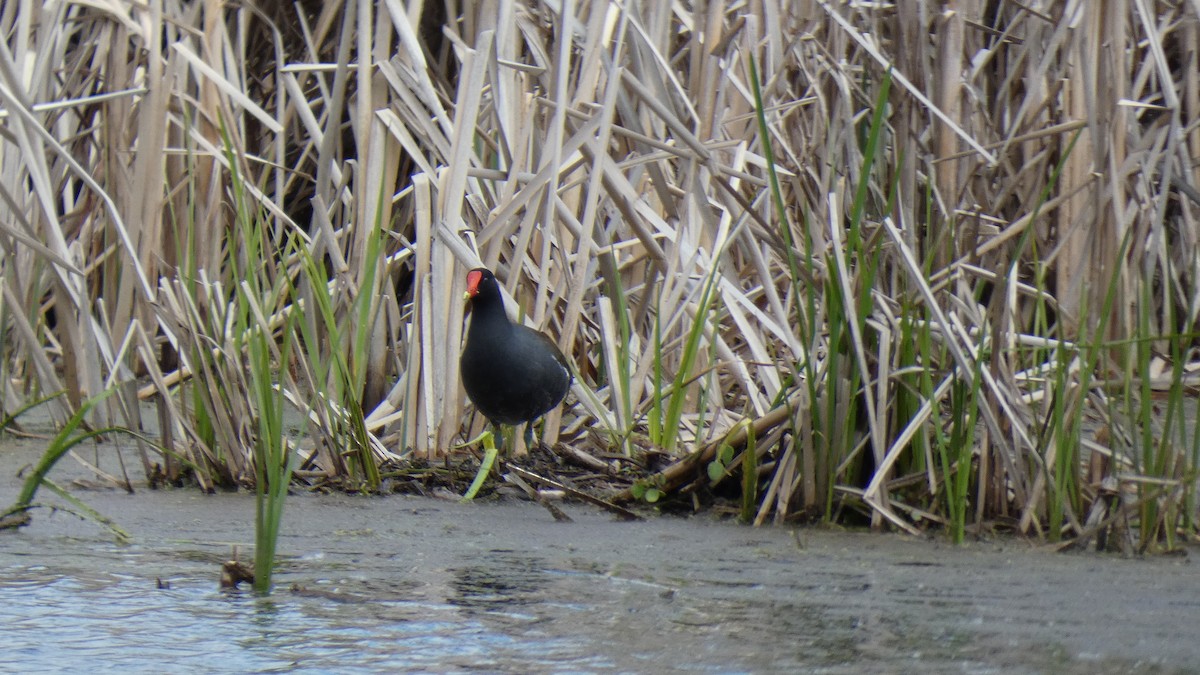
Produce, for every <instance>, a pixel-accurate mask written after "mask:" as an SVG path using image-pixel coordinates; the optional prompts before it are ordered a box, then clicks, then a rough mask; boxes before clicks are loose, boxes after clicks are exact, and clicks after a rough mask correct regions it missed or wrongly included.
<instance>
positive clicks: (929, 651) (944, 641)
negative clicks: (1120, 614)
mask: <svg viewBox="0 0 1200 675" xmlns="http://www.w3.org/2000/svg"><path fill="white" fill-rule="evenodd" d="M76 550H79V551H80V552H79V553H78V554H77V553H76ZM3 552H4V553H5V554H6V555H5V556H4V557H3V558H0V625H3V626H4V629H3V633H2V635H3V639H2V642H0V654H3V656H4V658H3V659H0V672H29V671H33V670H36V671H38V672H79V671H80V670H81V669H86V670H89V671H97V672H113V671H120V672H130V671H132V672H147V671H149V672H186V673H191V672H284V671H287V672H291V671H294V670H302V671H310V672H405V671H408V672H463V671H470V672H489V673H526V672H578V673H587V672H665V671H673V672H674V671H686V672H719V673H725V672H778V673H794V672H820V673H852V672H863V671H867V670H876V671H882V672H917V671H921V672H947V671H951V672H965V673H988V672H1001V670H1002V671H1003V672H1045V671H1047V669H1048V670H1050V671H1055V672H1123V671H1124V670H1125V669H1126V668H1127V667H1128V666H1129V664H1128V663H1125V662H1121V663H1117V662H1113V661H1109V660H1107V659H1106V661H1105V662H1102V663H1097V662H1087V663H1085V664H1083V665H1084V666H1085V667H1086V669H1085V670H1080V669H1079V668H1078V667H1066V668H1064V667H1063V666H1064V665H1067V666H1070V665H1071V660H1072V658H1073V657H1072V656H1071V655H1069V654H1064V653H1063V652H1062V650H1061V649H1060V648H1057V647H1055V646H1054V643H1053V642H1045V641H1043V642H1041V643H1040V644H1033V645H1029V644H1018V643H1016V642H1014V641H1013V637H1012V636H1009V637H1005V636H1004V634H1003V631H1001V632H999V633H997V632H996V630H997V626H999V624H997V623H993V624H991V625H990V626H983V625H981V624H980V623H979V621H980V618H979V617H980V610H979V605H978V604H977V603H979V602H986V603H987V604H988V605H989V606H992V605H995V606H998V607H1001V608H1002V607H1003V606H1004V605H1003V598H994V597H993V598H987V597H983V596H972V595H969V594H967V595H964V594H963V593H962V592H960V591H956V590H953V589H945V592H943V591H942V590H939V589H937V588H932V587H926V588H924V589H923V590H922V592H921V593H920V594H919V595H918V594H915V593H906V592H905V589H906V588H909V587H912V584H906V585H902V586H896V585H894V584H892V585H889V584H887V583H881V582H880V580H879V578H878V576H877V574H876V573H875V572H874V571H873V570H871V569H869V568H865V569H864V568H857V569H855V568H849V567H848V566H845V565H841V566H833V567H830V566H825V567H819V566H813V567H808V568H804V567H800V566H798V565H797V564H796V563H795V562H794V561H793V562H787V561H784V562H781V563H780V566H779V567H777V568H771V567H769V566H764V567H763V568H762V569H760V570H758V572H757V573H753V574H752V573H748V572H747V565H746V564H745V561H744V560H736V559H731V560H725V559H722V558H721V557H714V558H711V559H708V560H704V561H702V564H700V565H686V564H680V565H677V566H675V565H672V564H670V563H666V564H665V565H663V566H662V567H660V568H658V569H657V570H656V571H651V570H647V569H643V570H641V571H637V570H635V569H633V568H628V567H625V565H624V564H622V565H621V566H619V567H614V568H609V569H604V568H602V567H601V566H599V565H597V564H596V563H594V562H592V561H588V560H578V561H576V560H563V559H561V558H560V559H557V561H556V562H554V563H551V562H550V561H548V560H547V559H545V558H542V557H539V556H537V555H531V554H528V553H525V552H522V551H515V550H501V549H496V550H491V551H474V552H472V553H471V554H470V556H469V557H460V558H458V559H456V560H455V562H454V563H453V564H450V565H448V566H446V567H444V568H437V567H432V566H430V567H421V568H409V567H405V565H407V564H408V563H407V562H406V563H404V564H403V565H399V566H396V565H393V566H392V567H386V568H381V567H372V566H371V565H370V564H369V563H360V564H359V565H358V566H357V567H356V568H355V569H353V570H349V571H347V570H346V568H345V566H344V565H341V564H338V565H330V566H328V567H325V568H322V567H321V563H320V562H319V559H313V560H310V561H308V562H309V564H308V565H307V566H306V565H305V564H300V563H297V562H296V561H291V563H290V564H288V565H285V566H284V568H285V569H287V570H288V573H287V574H285V575H282V576H283V577H291V578H294V579H303V580H302V581H296V582H294V583H297V587H293V588H287V587H286V584H288V583H293V581H290V580H289V581H280V582H279V583H281V584H284V586H281V587H280V588H279V589H278V590H277V591H276V593H275V594H274V595H273V596H271V597H270V598H259V597H256V596H254V595H252V594H250V593H234V594H226V593H222V592H219V591H218V590H217V589H216V574H217V569H218V567H219V556H216V555H212V554H208V555H200V554H197V553H196V552H195V551H192V552H188V551H172V552H162V551H160V552H157V553H156V552H153V551H147V550H144V549H138V548H135V547H127V548H115V547H114V548H109V549H103V550H100V549H95V548H93V549H92V550H90V551H89V550H86V549H85V548H84V547H79V549H75V548H73V547H71V546H64V547H63V548H62V549H61V550H59V551H57V552H54V551H40V552H36V553H34V552H29V553H26V554H22V553H20V552H16V551H14V550H12V549H7V550H4V551H3ZM77 555H84V556H89V555H90V556H93V558H92V562H91V564H88V565H80V564H78V559H77V558H76V556H77ZM96 560H100V561H102V564H97V563H96ZM381 560H383V559H382V558H381ZM34 561H38V562H34ZM900 569H908V568H900ZM96 570H119V572H98V571H96ZM160 572H162V573H166V574H168V576H167V577H166V578H164V581H168V582H169V587H166V588H158V587H157V585H156V578H155V576H154V575H155V574H156V573H160ZM322 574H328V575H331V576H322ZM347 574H350V575H358V576H345V575H347ZM337 575H342V576H337ZM652 575H656V576H652ZM931 608H932V611H930V610H931ZM1009 630H1011V629H1009ZM990 634H995V636H996V639H988V635H990ZM999 654H1003V655H1004V659H1005V660H1004V663H1003V668H1002V669H1000V670H998V669H997V667H996V663H995V661H996V657H997V655H999ZM1014 655H1015V656H1014ZM1078 665H1079V663H1078V662H1076V663H1074V666H1078Z"/></svg>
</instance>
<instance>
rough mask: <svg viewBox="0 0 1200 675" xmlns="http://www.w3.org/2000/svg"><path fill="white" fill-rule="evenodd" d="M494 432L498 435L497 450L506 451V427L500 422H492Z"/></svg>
mask: <svg viewBox="0 0 1200 675" xmlns="http://www.w3.org/2000/svg"><path fill="white" fill-rule="evenodd" d="M492 432H493V433H494V434H495V436H496V452H501V453H502V452H504V429H502V428H501V427H500V425H499V424H496V423H495V422H492Z"/></svg>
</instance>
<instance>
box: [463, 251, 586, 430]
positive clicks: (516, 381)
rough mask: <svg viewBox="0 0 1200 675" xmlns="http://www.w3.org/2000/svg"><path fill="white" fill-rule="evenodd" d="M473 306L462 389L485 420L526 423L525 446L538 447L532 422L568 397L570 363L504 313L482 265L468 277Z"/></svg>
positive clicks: (544, 339)
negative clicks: (534, 445)
mask: <svg viewBox="0 0 1200 675" xmlns="http://www.w3.org/2000/svg"><path fill="white" fill-rule="evenodd" d="M466 299H468V300H469V301H470V303H471V325H470V327H469V328H468V329H467V346H466V347H464V348H463V352H462V357H461V358H460V359H459V363H458V365H459V370H460V371H461V372H462V382H463V388H465V389H466V390H467V396H468V397H470V399H471V402H472V403H474V404H475V408H476V409H477V410H478V411H479V412H480V413H482V414H483V416H484V417H486V418H488V420H489V421H490V422H491V423H492V425H493V426H496V427H497V431H499V429H498V427H499V425H501V424H509V425H513V426H516V425H518V424H522V423H524V424H525V447H527V448H532V447H533V422H534V420H536V419H537V418H539V417H541V416H542V415H545V414H546V413H547V412H550V410H551V409H552V408H554V406H556V405H558V404H559V403H560V402H561V401H562V400H563V397H564V396H566V395H567V389H568V388H569V387H570V386H571V371H570V369H569V368H568V367H567V359H566V358H565V357H564V356H563V355H562V352H561V351H559V349H558V346H557V345H555V344H554V341H553V340H551V339H550V338H549V337H547V336H546V335H544V334H542V333H539V332H537V331H536V330H533V329H532V328H529V327H528V326H523V325H521V324H517V323H513V322H512V321H510V320H509V318H508V313H507V312H505V311H504V299H503V298H502V297H501V295H500V285H499V284H498V283H497V282H496V277H495V276H493V275H492V273H491V271H489V270H488V269H486V268H483V267H480V268H476V269H473V270H471V271H470V272H468V273H467V293H466Z"/></svg>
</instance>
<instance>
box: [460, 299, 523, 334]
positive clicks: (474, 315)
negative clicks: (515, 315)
mask: <svg viewBox="0 0 1200 675" xmlns="http://www.w3.org/2000/svg"><path fill="white" fill-rule="evenodd" d="M511 329H512V322H511V321H509V319H508V313H507V312H505V311H504V300H503V299H501V298H496V299H494V300H493V301H492V302H485V303H478V304H476V305H474V306H472V307H471V328H470V331H469V333H468V336H467V337H468V338H469V337H471V336H473V335H479V334H483V333H488V334H491V335H495V334H496V333H497V332H501V331H508V330H511Z"/></svg>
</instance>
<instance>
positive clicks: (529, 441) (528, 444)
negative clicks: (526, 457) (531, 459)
mask: <svg viewBox="0 0 1200 675" xmlns="http://www.w3.org/2000/svg"><path fill="white" fill-rule="evenodd" d="M525 452H533V420H529V421H528V422H526V423H525Z"/></svg>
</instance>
